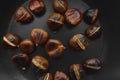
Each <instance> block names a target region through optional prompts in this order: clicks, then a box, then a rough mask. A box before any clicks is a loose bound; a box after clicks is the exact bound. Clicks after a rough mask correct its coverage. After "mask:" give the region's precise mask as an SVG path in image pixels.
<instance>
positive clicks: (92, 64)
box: [84, 58, 102, 70]
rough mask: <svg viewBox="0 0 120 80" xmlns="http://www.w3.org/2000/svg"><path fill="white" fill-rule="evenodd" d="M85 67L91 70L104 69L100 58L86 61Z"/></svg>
mask: <svg viewBox="0 0 120 80" xmlns="http://www.w3.org/2000/svg"><path fill="white" fill-rule="evenodd" d="M84 66H85V68H87V69H90V70H100V69H101V68H102V67H101V61H100V60H99V59H98V58H89V59H86V60H85V62H84Z"/></svg>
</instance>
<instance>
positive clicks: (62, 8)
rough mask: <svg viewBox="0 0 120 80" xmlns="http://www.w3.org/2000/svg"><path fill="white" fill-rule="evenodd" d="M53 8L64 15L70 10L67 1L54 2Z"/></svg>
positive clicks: (58, 0) (57, 0)
mask: <svg viewBox="0 0 120 80" xmlns="http://www.w3.org/2000/svg"><path fill="white" fill-rule="evenodd" d="M53 8H54V10H55V11H56V12H59V13H62V14H64V13H65V12H66V10H67V8H68V2H67V0H54V1H53Z"/></svg>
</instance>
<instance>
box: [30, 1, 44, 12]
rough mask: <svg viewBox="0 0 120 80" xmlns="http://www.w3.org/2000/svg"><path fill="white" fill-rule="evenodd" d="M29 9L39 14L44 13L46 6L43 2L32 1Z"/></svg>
mask: <svg viewBox="0 0 120 80" xmlns="http://www.w3.org/2000/svg"><path fill="white" fill-rule="evenodd" d="M29 9H30V10H31V11H32V12H33V13H35V14H37V13H40V12H42V11H43V10H44V9H45V4H44V1H43V0H30V2H29Z"/></svg>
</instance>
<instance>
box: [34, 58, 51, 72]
mask: <svg viewBox="0 0 120 80" xmlns="http://www.w3.org/2000/svg"><path fill="white" fill-rule="evenodd" d="M32 63H33V64H34V65H35V66H36V67H37V68H39V69H40V70H47V69H48V66H49V63H48V60H47V59H45V58H44V57H42V56H35V57H33V58H32Z"/></svg>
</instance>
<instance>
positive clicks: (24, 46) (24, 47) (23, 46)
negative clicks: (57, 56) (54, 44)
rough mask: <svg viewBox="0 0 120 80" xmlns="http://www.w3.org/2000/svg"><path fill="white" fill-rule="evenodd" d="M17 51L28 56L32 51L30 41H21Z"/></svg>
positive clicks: (32, 46) (32, 45) (32, 47)
mask: <svg viewBox="0 0 120 80" xmlns="http://www.w3.org/2000/svg"><path fill="white" fill-rule="evenodd" d="M19 49H20V50H21V51H22V52H23V53H26V54H30V53H32V52H33V51H34V44H33V42H32V41H31V40H29V39H25V40H23V41H22V42H21V43H20V45H19Z"/></svg>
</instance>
